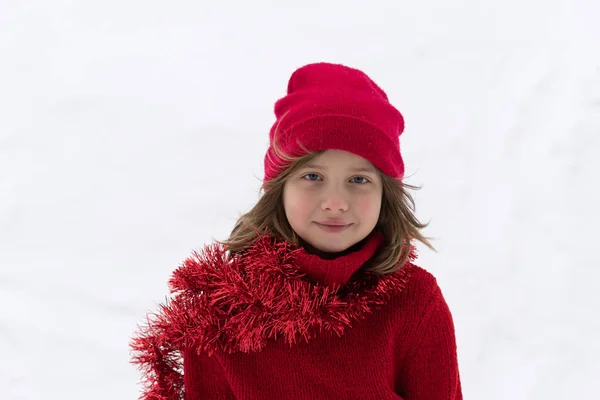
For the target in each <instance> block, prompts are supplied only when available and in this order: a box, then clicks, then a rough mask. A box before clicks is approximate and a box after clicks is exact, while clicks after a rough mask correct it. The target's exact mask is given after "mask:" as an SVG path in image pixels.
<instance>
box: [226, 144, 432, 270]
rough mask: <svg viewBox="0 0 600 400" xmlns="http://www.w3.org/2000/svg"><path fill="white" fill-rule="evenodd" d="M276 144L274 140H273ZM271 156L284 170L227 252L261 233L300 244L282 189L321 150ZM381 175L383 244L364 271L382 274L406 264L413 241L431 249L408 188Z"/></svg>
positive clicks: (264, 189)
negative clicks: (283, 163)
mask: <svg viewBox="0 0 600 400" xmlns="http://www.w3.org/2000/svg"><path fill="white" fill-rule="evenodd" d="M274 142H275V141H274ZM273 149H274V153H275V154H276V156H277V157H278V158H280V159H281V160H283V161H284V162H285V165H288V166H287V167H285V168H283V169H282V171H281V172H280V173H279V174H278V175H277V176H276V177H275V178H273V179H271V180H269V181H267V182H264V183H263V186H262V187H261V195H260V197H259V200H258V202H257V203H256V204H255V205H254V207H252V209H251V210H250V211H248V212H247V213H245V214H243V215H242V216H241V217H240V218H239V219H238V221H237V222H236V224H235V226H234V228H233V230H232V232H231V234H230V236H229V239H227V240H226V241H224V242H223V243H224V244H226V246H227V249H228V251H230V252H232V253H237V252H240V251H242V250H243V249H244V248H245V247H247V246H249V245H251V244H252V243H254V241H255V240H256V239H258V238H259V236H260V235H262V234H268V235H271V236H274V237H276V238H279V239H283V240H285V241H287V242H289V243H292V244H299V241H300V240H299V237H298V235H297V234H296V233H295V232H294V230H293V229H292V227H291V226H290V224H289V222H288V220H287V217H286V214H285V209H284V206H283V188H284V185H285V183H286V181H287V179H288V177H289V176H290V175H292V174H294V172H296V171H297V170H299V169H300V168H302V167H303V166H305V165H306V164H308V163H310V162H311V161H312V160H313V159H314V158H316V157H317V156H319V155H320V154H321V153H323V151H317V152H308V151H305V154H304V155H302V156H290V155H286V154H283V152H282V151H281V149H279V148H278V147H277V146H276V145H274V146H273ZM378 172H379V175H380V176H381V181H382V186H383V193H382V200H381V211H380V214H379V220H378V222H377V225H376V226H375V229H376V230H379V231H380V232H381V233H382V234H383V237H384V245H383V246H382V248H381V249H380V250H379V251H378V252H377V253H376V254H375V256H374V257H373V258H372V259H371V260H369V262H368V266H366V269H367V270H368V271H370V272H371V273H374V274H378V275H385V274H389V273H392V272H394V271H395V270H397V269H398V268H400V267H402V265H404V263H405V262H406V260H407V258H408V256H409V254H410V250H411V243H412V241H413V240H416V241H419V242H421V243H423V244H424V245H426V246H427V247H429V248H430V249H432V250H434V248H433V246H432V245H431V243H430V242H429V239H428V238H426V237H425V236H423V234H422V233H421V231H422V230H423V229H424V228H425V227H427V225H428V224H426V223H421V222H420V221H419V220H418V219H417V217H416V215H415V202H414V199H413V197H412V196H411V194H410V193H409V191H408V190H409V189H418V187H415V186H411V185H408V184H406V183H404V182H402V181H401V180H398V179H394V178H392V177H389V176H387V175H385V174H384V173H382V172H381V171H380V170H378Z"/></svg>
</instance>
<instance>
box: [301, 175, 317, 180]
mask: <svg viewBox="0 0 600 400" xmlns="http://www.w3.org/2000/svg"><path fill="white" fill-rule="evenodd" d="M320 178H321V177H320V176H319V175H318V174H306V175H304V176H302V179H306V180H309V181H316V180H318V179H320Z"/></svg>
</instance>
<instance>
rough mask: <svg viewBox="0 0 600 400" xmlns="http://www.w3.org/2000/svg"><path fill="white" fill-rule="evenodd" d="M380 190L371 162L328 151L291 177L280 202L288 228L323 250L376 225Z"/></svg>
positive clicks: (343, 245) (338, 248)
mask: <svg viewBox="0 0 600 400" xmlns="http://www.w3.org/2000/svg"><path fill="white" fill-rule="evenodd" d="M382 190H383V189H382V184H381V178H380V177H379V173H378V172H377V170H376V169H375V167H373V165H372V164H371V163H370V162H369V161H367V160H365V159H364V158H362V157H360V156H357V155H355V154H352V153H348V152H345V151H341V150H327V151H326V152H324V153H323V154H321V155H319V156H318V157H316V158H315V159H314V160H313V161H312V162H311V163H309V164H308V165H306V166H304V167H302V168H300V169H299V170H297V171H295V172H294V173H293V174H291V175H290V176H289V178H288V179H287V181H286V182H285V186H284V188H283V204H284V207H285V213H286V216H287V219H288V221H289V223H290V225H291V227H292V229H293V230H294V231H295V232H296V233H297V234H298V235H299V236H300V237H301V238H302V239H303V240H304V241H306V242H308V243H309V244H310V245H311V246H313V247H315V248H316V249H318V250H321V251H324V252H340V251H344V250H346V249H347V248H348V247H350V246H352V245H354V244H356V243H358V242H359V241H361V240H362V239H364V238H365V237H366V236H367V235H368V234H369V233H371V231H372V230H373V228H375V225H376V224H377V220H378V219H379V211H380V210H381V196H382Z"/></svg>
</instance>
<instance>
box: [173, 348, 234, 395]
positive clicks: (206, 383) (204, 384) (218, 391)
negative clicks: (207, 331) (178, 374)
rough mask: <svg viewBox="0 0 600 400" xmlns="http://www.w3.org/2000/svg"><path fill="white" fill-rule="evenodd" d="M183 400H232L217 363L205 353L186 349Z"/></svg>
mask: <svg viewBox="0 0 600 400" xmlns="http://www.w3.org/2000/svg"><path fill="white" fill-rule="evenodd" d="M183 371H184V372H183V378H184V387H185V400H201V399H203V400H205V399H207V400H221V399H223V400H226V399H232V398H234V396H233V392H232V391H231V388H230V385H229V382H228V381H227V377H226V376H225V373H224V372H223V368H222V367H221V365H220V364H219V362H218V361H217V360H216V359H215V358H214V357H211V356H209V355H207V354H206V353H201V354H198V353H197V352H196V351H194V350H192V349H187V350H186V351H185V352H184V355H183Z"/></svg>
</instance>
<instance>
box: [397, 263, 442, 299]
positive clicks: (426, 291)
mask: <svg viewBox="0 0 600 400" xmlns="http://www.w3.org/2000/svg"><path fill="white" fill-rule="evenodd" d="M406 268H407V271H406V275H407V281H406V286H405V289H404V290H403V292H402V294H403V295H404V296H405V297H410V298H414V299H422V300H423V301H426V300H428V299H431V298H432V297H433V296H434V295H435V294H436V293H437V292H439V291H440V287H439V285H438V281H437V279H436V277H435V276H434V275H433V274H432V273H431V272H429V271H427V270H426V269H424V268H422V267H419V266H416V265H409V266H407V267H406Z"/></svg>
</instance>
